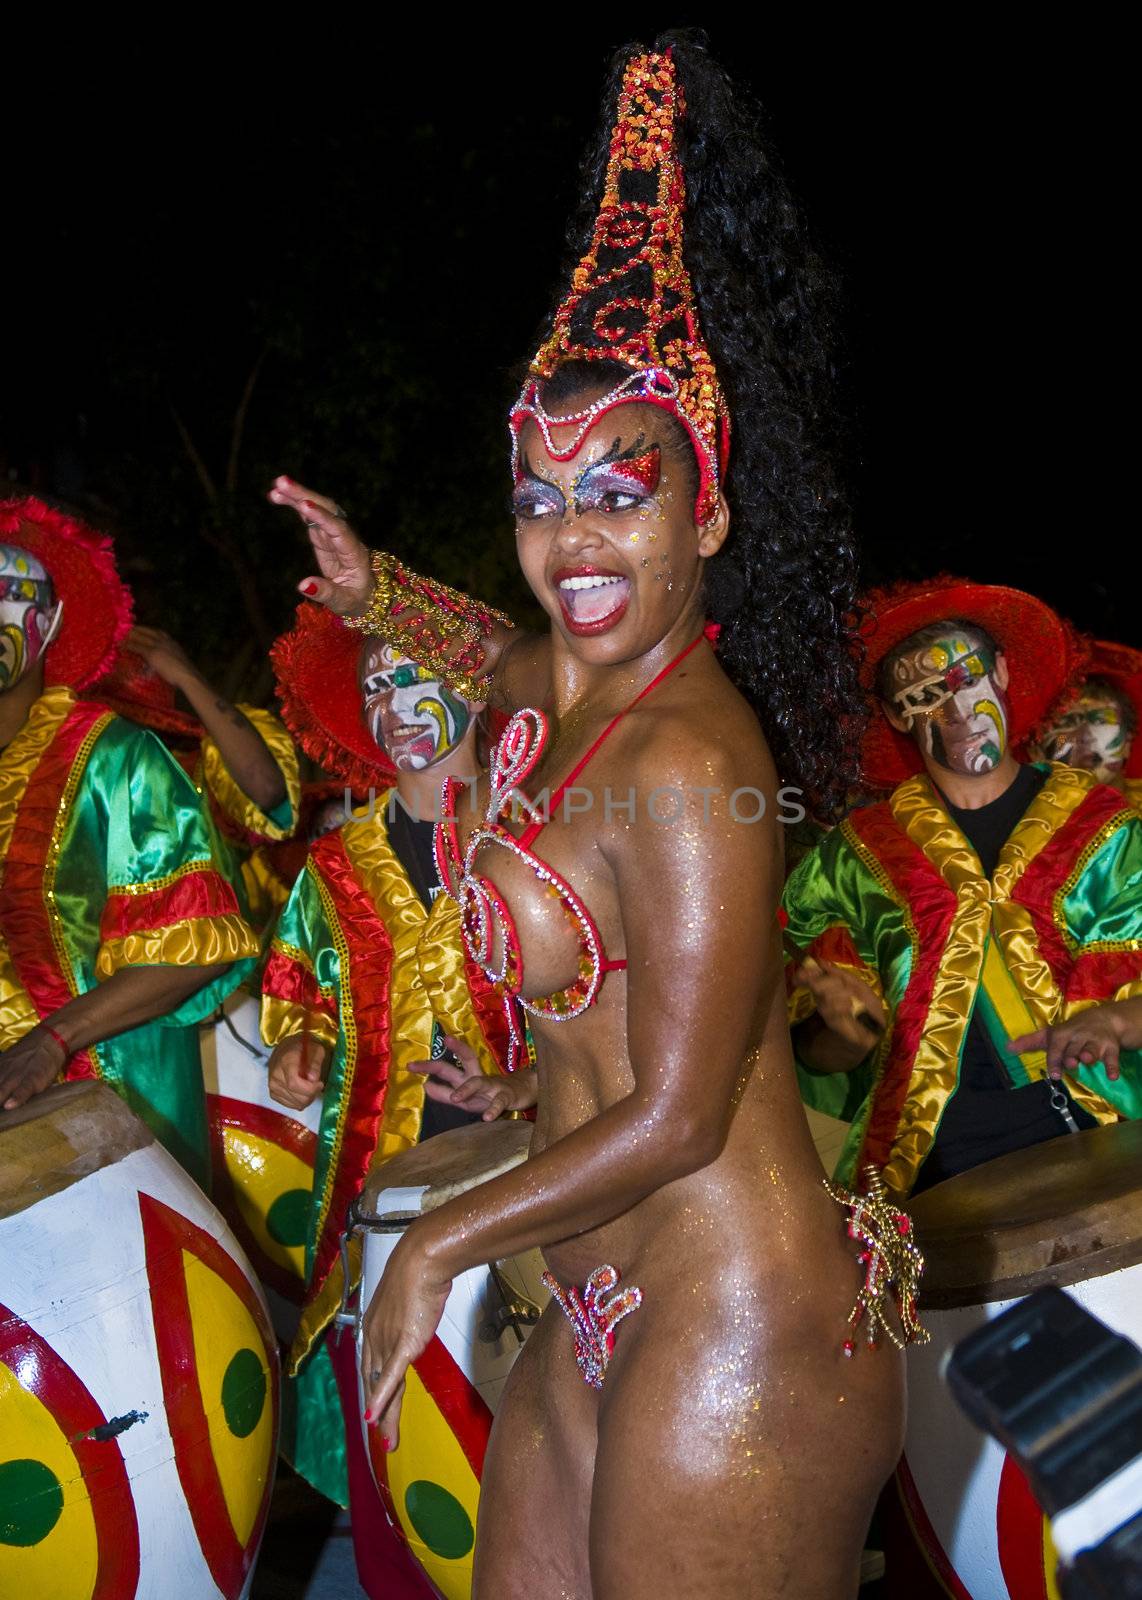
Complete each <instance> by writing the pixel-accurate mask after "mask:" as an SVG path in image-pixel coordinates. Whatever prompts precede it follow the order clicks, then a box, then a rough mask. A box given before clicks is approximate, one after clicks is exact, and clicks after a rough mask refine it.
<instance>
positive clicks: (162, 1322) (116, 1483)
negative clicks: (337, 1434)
mask: <svg viewBox="0 0 1142 1600" xmlns="http://www.w3.org/2000/svg"><path fill="white" fill-rule="evenodd" d="M277 1407H278V1367H277V1354H276V1344H275V1340H274V1337H273V1333H272V1331H271V1328H270V1324H269V1318H268V1314H267V1311H266V1306H265V1302H264V1300H263V1298H262V1295H261V1292H260V1290H259V1288H258V1285H257V1282H256V1280H255V1278H254V1275H253V1273H252V1271H251V1269H250V1266H249V1264H248V1262H247V1261H246V1260H245V1258H244V1256H243V1254H242V1251H241V1249H240V1248H239V1246H238V1244H237V1241H236V1240H235V1239H234V1236H233V1234H232V1233H231V1232H230V1230H229V1228H228V1227H227V1226H226V1223H225V1221H224V1220H223V1218H222V1217H221V1216H220V1214H219V1213H218V1211H217V1210H216V1209H215V1207H214V1206H213V1205H212V1204H211V1203H210V1201H209V1200H207V1199H206V1197H205V1195H204V1194H203V1193H202V1191H201V1190H200V1189H199V1188H198V1187H197V1185H196V1184H194V1183H193V1182H192V1180H191V1179H190V1178H189V1177H188V1176H187V1175H186V1174H185V1173H184V1172H183V1170H182V1168H181V1167H179V1166H178V1165H177V1163H176V1162H175V1161H174V1160H173V1158H172V1157H171V1156H169V1155H168V1154H167V1152H166V1151H165V1150H164V1149H163V1148H162V1146H161V1145H159V1144H158V1143H156V1142H155V1141H154V1139H153V1137H152V1135H151V1133H150V1131H149V1129H147V1128H146V1127H145V1126H144V1125H143V1123H141V1122H140V1121H139V1120H138V1118H136V1117H135V1116H133V1115H132V1113H131V1112H130V1111H129V1110H128V1109H127V1107H126V1105H125V1104H124V1103H123V1102H122V1101H121V1100H120V1099H119V1097H118V1096H117V1095H116V1094H114V1093H113V1091H112V1090H111V1089H109V1088H107V1087H106V1086H105V1085H103V1084H100V1083H74V1084H68V1085H64V1086H61V1087H59V1088H55V1089H51V1090H49V1091H47V1093H45V1094H43V1095H40V1096H38V1097H37V1098H36V1099H35V1100H33V1101H32V1102H30V1103H29V1105H28V1106H26V1107H23V1108H22V1109H21V1110H20V1111H18V1112H12V1113H9V1114H7V1115H6V1116H5V1117H3V1118H0V1595H3V1596H5V1597H8V1596H11V1597H13V1600H217V1597H219V1596H222V1597H225V1600H240V1597H242V1596H246V1595H248V1593H249V1590H250V1585H251V1582H252V1577H253V1566H254V1561H255V1558H256V1556H257V1552H258V1546H259V1544H260V1541H261V1537H262V1531H263V1527H264V1524H265V1517H266V1512H267V1509H268V1504H269V1495H270V1489H271V1486H272V1481H273V1470H274V1460H275V1455H276V1448H277Z"/></svg>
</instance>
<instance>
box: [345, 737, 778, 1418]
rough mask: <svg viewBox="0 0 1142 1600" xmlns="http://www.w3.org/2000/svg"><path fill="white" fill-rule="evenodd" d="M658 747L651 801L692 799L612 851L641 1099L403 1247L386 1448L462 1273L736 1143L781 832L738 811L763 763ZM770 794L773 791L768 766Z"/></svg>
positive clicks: (369, 1347)
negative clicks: (414, 1364)
mask: <svg viewBox="0 0 1142 1600" xmlns="http://www.w3.org/2000/svg"><path fill="white" fill-rule="evenodd" d="M755 737H756V739H757V744H760V738H759V736H756V730H755ZM647 743H648V747H647V749H646V753H645V756H644V758H643V767H644V770H643V771H641V772H640V771H638V770H632V772H631V779H632V781H633V782H634V784H635V785H636V788H637V789H638V791H639V793H640V794H641V795H643V796H645V795H646V794H647V793H649V791H650V790H651V789H653V788H656V787H659V788H662V787H663V786H665V787H667V788H670V789H674V790H677V791H679V793H680V794H681V795H682V796H684V797H685V798H684V799H683V801H682V811H681V815H680V817H679V820H678V821H677V822H675V823H673V824H666V823H655V822H653V821H650V820H648V819H646V818H645V817H643V818H640V820H639V822H638V824H637V825H636V826H635V827H633V828H631V829H630V830H629V831H624V830H622V829H619V828H616V829H615V834H614V840H613V843H608V845H607V848H606V853H607V856H608V859H609V860H610V862H611V865H612V867H613V870H614V872H615V876H616V879H617V885H618V893H619V899H620V903H621V905H622V908H623V914H622V915H623V936H624V940H625V945H626V951H627V960H628V973H627V985H628V1002H627V1003H628V1011H627V1017H628V1022H627V1034H628V1051H629V1056H630V1062H631V1067H632V1070H633V1086H632V1088H631V1090H630V1092H629V1094H627V1095H626V1096H625V1097H624V1098H622V1099H620V1100H618V1101H617V1102H616V1103H615V1104H614V1105H612V1106H610V1107H609V1108H608V1109H607V1110H605V1111H603V1112H602V1113H600V1115H598V1116H597V1117H594V1118H593V1119H592V1120H591V1121H589V1122H587V1123H585V1124H584V1125H583V1126H582V1127H580V1128H578V1129H576V1130H575V1131H574V1132H573V1133H571V1134H569V1135H567V1136H566V1137H565V1138H562V1139H559V1140H558V1141H557V1142H556V1143H555V1144H554V1145H552V1146H550V1147H549V1148H548V1149H546V1150H545V1151H543V1153H542V1154H540V1155H539V1156H537V1157H535V1158H534V1159H533V1160H531V1161H528V1162H527V1163H525V1165H524V1166H522V1167H520V1168H517V1169H516V1170H515V1171H513V1172H510V1173H507V1174H505V1175H504V1176H502V1177H499V1178H496V1179H494V1180H492V1181H491V1182H489V1183H486V1184H483V1185H481V1186H480V1187H479V1189H478V1190H476V1191H475V1192H474V1194H472V1195H467V1196H463V1197H461V1198H460V1199H458V1200H456V1201H453V1202H450V1203H449V1204H447V1205H445V1206H442V1207H440V1209H439V1210H437V1211H434V1212H432V1213H431V1214H429V1215H428V1216H426V1217H424V1218H422V1219H421V1220H420V1221H418V1222H417V1223H415V1224H414V1225H413V1226H412V1227H411V1228H410V1229H409V1230H408V1231H407V1233H406V1234H405V1235H404V1237H403V1239H402V1240H401V1242H400V1244H399V1245H398V1246H397V1249H396V1251H395V1252H394V1253H393V1255H392V1257H391V1258H390V1262H389V1265H388V1267H387V1269H386V1273H385V1278H384V1282H383V1283H382V1286H381V1289H380V1291H379V1292H378V1294H377V1296H376V1297H375V1298H374V1300H373V1302H372V1304H371V1306H370V1308H369V1311H368V1314H367V1318H366V1361H365V1366H364V1370H365V1375H366V1387H367V1389H368V1391H369V1394H370V1415H372V1416H377V1415H380V1416H381V1421H382V1428H383V1430H384V1434H385V1437H386V1438H387V1439H388V1440H389V1441H390V1442H392V1441H393V1440H394V1439H395V1436H396V1428H397V1421H398V1415H399V1409H400V1398H401V1393H402V1391H403V1386H404V1374H405V1371H406V1369H407V1367H408V1365H409V1363H410V1362H411V1361H412V1360H413V1359H414V1358H415V1357H416V1356H417V1355H419V1353H420V1351H421V1350H422V1349H423V1348H424V1346H425V1344H426V1343H427V1341H428V1339H429V1338H430V1337H431V1335H432V1332H433V1330H434V1328H435V1325H436V1321H437V1320H438V1318H439V1315H440V1311H441V1309H442V1307H443V1303H444V1299H445V1297H446V1296H447V1293H448V1286H449V1282H450V1280H451V1278H452V1277H453V1276H455V1274H457V1273H458V1272H461V1271H463V1270H465V1269H466V1268H468V1267H471V1266H474V1265H476V1264H478V1263H480V1262H483V1261H494V1260H498V1259H500V1258H501V1257H503V1256H510V1255H514V1254H515V1253H517V1252H519V1251H521V1250H526V1249H529V1248H531V1247H533V1246H536V1245H542V1244H549V1243H551V1242H552V1241H554V1240H560V1239H566V1238H569V1237H571V1236H574V1235H576V1234H579V1233H583V1232H584V1231H586V1230H588V1229H590V1228H595V1227H598V1226H599V1225H600V1224H602V1223H605V1222H608V1221H610V1220H611V1219H612V1218H614V1217H617V1216H620V1215H622V1214H623V1213H624V1212H626V1211H628V1210H630V1208H631V1207H632V1206H634V1205H637V1204H638V1203H639V1201H641V1200H644V1199H645V1198H646V1197H647V1196H648V1195H650V1194H651V1193H653V1192H654V1191H655V1190H657V1189H660V1188H662V1187H663V1186H664V1185H666V1184H668V1183H670V1182H672V1181H674V1180H676V1179H679V1178H683V1177H685V1176H687V1175H688V1174H690V1173H693V1172H695V1171H697V1170H699V1169H700V1168H702V1167H705V1166H707V1165H709V1164H710V1163H711V1162H712V1161H714V1160H716V1159H717V1157H718V1156H719V1154H720V1153H721V1151H722V1148H723V1146H724V1144H725V1141H726V1138H727V1135H728V1133H729V1130H730V1126H731V1124H732V1121H733V1117H734V1111H735V1107H736V1105H737V1103H738V1101H739V1099H740V1097H741V1094H742V1092H743V1090H744V1087H745V1081H746V1078H747V1077H748V1073H749V1070H750V1067H749V1063H748V1057H749V1054H750V1051H751V1049H752V1048H753V1047H754V1046H755V1045H756V1043H757V1041H758V1038H759V1035H760V1023H761V1018H762V1015H763V1005H762V1002H763V999H764V995H765V991H766V990H771V989H772V988H773V987H774V986H776V984H777V982H778V978H779V963H778V955H777V925H776V920H775V912H776V905H777V894H778V886H779V882H780V871H779V865H778V860H779V847H778V843H777V839H776V828H775V826H774V824H773V823H772V822H771V821H769V820H765V821H761V822H757V823H752V824H751V823H744V822H735V821H734V820H733V818H732V816H731V814H730V809H729V797H730V796H731V795H732V794H733V793H734V791H735V790H736V789H738V788H739V787H741V786H746V785H750V786H752V787H755V788H756V786H757V784H758V781H759V780H758V777H757V763H756V760H752V761H746V760H743V759H741V758H735V756H734V755H733V754H731V753H729V752H727V751H725V750H722V749H719V748H718V747H712V748H711V747H709V746H702V745H701V743H700V741H698V740H696V739H695V730H694V728H693V726H692V725H690V724H687V725H686V726H685V727H680V728H678V729H677V730H675V733H674V734H673V735H672V734H671V733H670V732H669V731H667V732H666V733H665V734H664V735H663V736H661V737H656V738H654V739H652V740H650V741H648V742H647ZM754 749H755V750H756V745H755V746H754ZM761 781H762V782H763V783H766V784H767V785H768V788H769V792H770V793H772V792H773V789H774V788H775V783H774V781H773V774H772V769H771V768H770V767H769V766H768V758H766V772H765V776H764V778H763V779H762V780H761ZM649 885H653V889H654V892H653V894H651V893H648V892H647V891H648V886H649ZM372 1373H378V1374H379V1377H376V1378H372V1377H371V1374H372Z"/></svg>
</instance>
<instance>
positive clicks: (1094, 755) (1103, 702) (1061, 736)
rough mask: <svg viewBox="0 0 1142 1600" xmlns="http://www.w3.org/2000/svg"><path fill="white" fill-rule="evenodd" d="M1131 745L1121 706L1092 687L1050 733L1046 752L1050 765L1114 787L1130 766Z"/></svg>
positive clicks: (1044, 754)
mask: <svg viewBox="0 0 1142 1600" xmlns="http://www.w3.org/2000/svg"><path fill="white" fill-rule="evenodd" d="M1131 744H1132V740H1131V739H1130V737H1129V735H1128V734H1127V732H1126V727H1125V724H1124V723H1123V720H1122V710H1121V708H1120V706H1119V705H1118V702H1117V701H1116V700H1115V699H1114V698H1113V696H1111V695H1109V694H1106V693H1105V692H1100V691H1099V690H1098V689H1097V688H1095V687H1088V688H1085V689H1084V690H1083V692H1082V693H1081V694H1080V696H1079V698H1078V699H1077V700H1076V701H1075V702H1074V704H1073V705H1071V706H1070V707H1069V708H1068V710H1067V712H1066V713H1065V715H1063V716H1061V717H1059V718H1058V720H1057V721H1056V722H1055V723H1054V725H1053V726H1052V727H1051V728H1050V729H1049V730H1048V732H1047V734H1046V735H1045V737H1044V739H1043V742H1042V750H1043V756H1044V758H1045V759H1046V760H1047V761H1061V762H1063V763H1064V765H1066V766H1068V767H1079V768H1081V769H1082V770H1083V771H1084V772H1092V773H1093V774H1094V776H1095V777H1096V778H1097V779H1098V781H1099V783H1110V782H1112V781H1113V779H1115V778H1117V777H1118V775H1119V773H1120V772H1121V771H1122V769H1123V767H1124V766H1125V765H1126V762H1127V761H1128V759H1129V757H1130V750H1131Z"/></svg>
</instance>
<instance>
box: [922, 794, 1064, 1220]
mask: <svg viewBox="0 0 1142 1600" xmlns="http://www.w3.org/2000/svg"><path fill="white" fill-rule="evenodd" d="M1045 778H1046V773H1045V772H1044V771H1043V770H1042V768H1040V767H1030V766H1027V767H1020V768H1019V772H1018V774H1017V776H1016V778H1015V780H1014V782H1012V783H1011V784H1010V785H1009V786H1008V787H1007V788H1006V789H1005V790H1004V791H1003V793H1002V794H1001V795H1000V796H999V798H998V800H992V801H991V803H990V804H989V805H986V806H979V807H978V808H977V809H976V810H975V811H964V810H962V809H961V808H960V807H959V806H953V805H952V804H950V802H949V801H948V799H947V797H946V796H945V795H943V794H941V796H940V799H941V801H942V802H943V804H944V807H945V809H946V810H947V813H948V815H949V817H951V819H952V821H953V822H954V823H955V825H956V827H957V828H958V829H959V830H960V832H961V833H962V834H963V836H964V838H965V839H966V840H967V841H968V843H969V844H970V845H971V847H972V849H973V850H974V851H975V853H976V855H977V856H978V857H979V859H980V865H981V866H982V867H983V870H984V873H985V875H986V876H987V877H988V878H992V877H994V876H995V869H996V867H997V866H998V865H999V853H1000V851H1001V850H1002V849H1003V846H1004V845H1005V844H1006V843H1007V841H1008V839H1009V838H1010V837H1011V834H1012V832H1013V831H1014V828H1015V825H1016V823H1017V822H1018V821H1019V820H1020V818H1021V817H1022V816H1023V813H1024V812H1025V811H1026V810H1027V807H1028V806H1029V805H1030V804H1031V802H1032V800H1034V798H1035V796H1036V795H1037V794H1038V793H1039V790H1040V789H1041V788H1042V787H1043V783H1044V780H1045ZM1062 1087H1063V1086H1062V1085H1061V1084H1060V1085H1059V1088H1060V1089H1062ZM1063 1092H1064V1093H1066V1091H1065V1089H1064V1090H1063ZM1067 1098H1068V1100H1070V1096H1069V1095H1068V1096H1067ZM1070 1110H1071V1115H1072V1117H1074V1119H1075V1121H1076V1122H1077V1123H1078V1125H1079V1127H1080V1128H1093V1127H1095V1125H1096V1124H1095V1120H1094V1118H1093V1117H1091V1116H1089V1115H1088V1114H1087V1113H1086V1112H1085V1111H1083V1110H1082V1109H1081V1108H1080V1107H1079V1106H1077V1105H1075V1103H1074V1101H1073V1100H1070ZM1068 1131H1069V1130H1068V1128H1067V1125H1066V1123H1065V1122H1064V1121H1063V1119H1062V1117H1061V1116H1060V1115H1059V1113H1058V1112H1057V1111H1056V1110H1055V1109H1054V1108H1053V1106H1052V1105H1051V1086H1050V1085H1049V1084H1047V1083H1026V1084H1020V1085H1018V1086H1015V1085H1013V1084H1012V1082H1011V1078H1010V1075H1009V1074H1008V1070H1007V1064H1006V1063H1005V1062H1004V1061H1003V1060H1002V1059H1001V1057H1000V1055H999V1053H998V1051H997V1050H996V1048H995V1046H994V1045H993V1043H992V1041H991V1036H990V1034H989V1033H988V1032H987V1029H986V1028H985V1027H984V1025H983V1023H982V1022H981V1021H980V1018H979V1016H978V1014H977V1013H976V1012H973V1013H972V1017H971V1021H970V1022H969V1024H968V1033H967V1038H966V1039H965V1040H964V1050H963V1057H962V1059H961V1061H960V1081H959V1084H958V1086H957V1088H956V1089H955V1091H954V1093H953V1095H952V1098H951V1099H950V1100H949V1101H948V1104H947V1105H946V1106H945V1108H944V1115H943V1117H942V1118H941V1121H940V1126H939V1129H938V1130H937V1133H936V1140H935V1143H934V1144H933V1146H932V1149H931V1150H930V1151H929V1153H928V1156H927V1159H926V1160H925V1162H924V1165H923V1166H922V1167H921V1168H920V1175H919V1177H918V1179H917V1181H916V1186H915V1188H914V1189H913V1191H912V1192H913V1194H918V1193H919V1192H920V1191H921V1190H922V1189H930V1188H931V1187H932V1185H933V1184H935V1183H940V1182H942V1181H943V1179H944V1178H950V1177H951V1176H952V1175H953V1174H954V1173H956V1172H966V1171H967V1170H968V1168H969V1167H978V1166H979V1165H980V1163H981V1162H983V1161H991V1160H992V1159H993V1158H994V1157H995V1156H1002V1155H1006V1154H1007V1153H1008V1152H1009V1151H1011V1150H1022V1149H1023V1148H1024V1147H1025V1146H1027V1145H1032V1144H1042V1143H1044V1142H1045V1141H1046V1140H1047V1139H1057V1138H1058V1137H1059V1136H1060V1134H1065V1133H1067V1132H1068Z"/></svg>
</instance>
